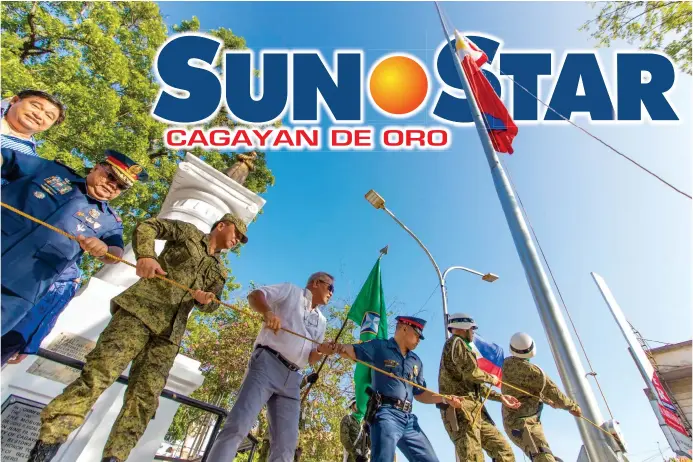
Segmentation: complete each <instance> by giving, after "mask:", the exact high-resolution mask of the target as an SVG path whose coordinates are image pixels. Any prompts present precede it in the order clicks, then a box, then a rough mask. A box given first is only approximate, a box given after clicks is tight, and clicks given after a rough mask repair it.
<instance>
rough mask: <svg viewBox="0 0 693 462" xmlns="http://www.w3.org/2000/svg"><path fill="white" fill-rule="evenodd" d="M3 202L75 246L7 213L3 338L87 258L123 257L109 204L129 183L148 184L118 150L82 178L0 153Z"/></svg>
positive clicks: (53, 164) (120, 230)
mask: <svg viewBox="0 0 693 462" xmlns="http://www.w3.org/2000/svg"><path fill="white" fill-rule="evenodd" d="M1 165H2V177H3V178H5V179H6V180H7V181H8V182H9V184H7V185H5V186H3V188H2V201H3V202H4V203H6V204H8V205H11V206H13V207H15V208H17V209H19V210H21V211H23V212H25V213H27V214H29V215H31V216H33V217H36V218H38V219H39V220H42V221H45V222H47V223H48V224H51V225H53V226H55V227H56V228H59V229H61V230H63V231H65V232H67V233H69V234H72V235H76V236H77V237H78V239H79V243H77V242H75V241H72V240H70V239H68V238H66V237H64V236H62V235H61V234H58V233H56V232H55V231H52V230H50V229H48V228H46V227H44V226H41V225H38V224H36V223H34V222H32V221H30V220H28V219H26V218H23V217H21V216H20V215H18V214H16V213H15V212H12V211H10V210H8V209H6V208H4V207H3V208H2V212H1V215H0V219H1V220H2V222H1V226H0V227H1V228H2V243H1V245H2V300H1V302H2V335H5V334H6V333H7V332H9V331H11V330H12V329H13V328H14V327H15V326H16V325H17V324H18V323H19V322H20V321H21V320H22V318H24V316H25V315H26V313H27V312H29V310H31V308H32V307H33V306H34V305H35V304H36V303H37V302H38V301H39V300H40V299H41V298H42V297H43V296H44V295H45V294H46V292H47V291H48V289H49V288H50V286H51V284H53V283H54V282H55V281H56V280H57V278H58V276H59V275H60V274H61V273H63V271H64V270H65V269H66V268H67V267H68V266H70V265H71V264H73V263H75V262H76V261H77V260H78V259H79V258H80V257H81V256H82V254H83V252H89V253H90V254H92V255H93V256H95V257H97V258H99V259H101V261H103V262H104V263H115V261H112V260H110V259H109V258H107V257H105V255H106V253H107V252H108V253H110V254H112V255H115V256H118V257H120V256H121V255H122V254H123V224H122V221H121V219H120V217H119V216H118V215H117V214H116V213H115V211H114V210H113V209H112V208H111V207H110V206H109V205H108V201H110V200H113V199H115V198H116V197H118V196H119V195H120V194H121V193H122V192H123V191H125V190H127V189H128V188H130V187H131V186H132V185H133V184H134V183H135V181H144V180H146V179H147V173H146V172H145V171H144V170H143V169H142V167H141V166H140V165H138V164H137V163H136V162H134V161H133V160H132V159H130V158H128V157H127V156H125V155H124V154H121V153H119V152H117V151H111V150H107V151H106V159H105V161H104V162H103V163H100V164H97V165H95V166H94V168H93V169H92V170H91V171H90V172H89V174H88V175H87V176H86V177H82V176H80V175H79V174H77V173H76V172H75V171H74V170H72V169H70V168H69V167H67V166H65V165H62V164H60V163H58V162H55V161H50V160H46V159H42V158H39V157H31V156H27V155H24V154H21V153H19V152H17V151H15V150H12V149H6V148H3V149H2V164H1Z"/></svg>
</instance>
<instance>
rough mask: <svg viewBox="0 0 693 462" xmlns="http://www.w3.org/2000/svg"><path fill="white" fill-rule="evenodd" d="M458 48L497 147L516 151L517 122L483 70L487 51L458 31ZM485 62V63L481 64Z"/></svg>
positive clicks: (511, 151) (463, 67) (465, 71)
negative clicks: (514, 147)
mask: <svg viewBox="0 0 693 462" xmlns="http://www.w3.org/2000/svg"><path fill="white" fill-rule="evenodd" d="M455 48H456V50H457V56H458V57H459V58H460V60H461V64H462V69H463V70H464V73H465V75H466V76H467V80H469V86H470V88H471V90H472V92H473V93H474V97H475V98H476V102H477V105H478V106H479V110H480V111H481V115H482V116H483V118H484V123H485V124H486V130H487V131H488V134H489V137H490V138H491V143H493V148H494V149H495V150H496V151H498V152H504V153H508V154H512V153H513V152H514V151H513V146H512V143H513V139H514V138H515V136H516V135H517V125H515V121H513V119H512V117H510V114H509V113H508V110H507V109H506V108H505V105H503V101H501V99H500V98H499V97H498V95H497V94H496V92H495V91H494V90H493V87H492V86H491V83H489V81H488V79H486V77H485V76H484V73H483V72H482V71H481V69H479V66H481V65H482V64H483V63H485V62H486V61H488V57H487V56H486V54H485V53H484V52H483V51H481V50H480V49H479V48H478V47H477V46H476V45H474V43H473V42H472V41H471V40H469V39H468V38H466V37H464V36H463V35H462V34H460V33H459V32H458V31H457V30H455ZM479 63H481V64H479Z"/></svg>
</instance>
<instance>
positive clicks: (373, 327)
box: [347, 258, 387, 422]
mask: <svg viewBox="0 0 693 462" xmlns="http://www.w3.org/2000/svg"><path fill="white" fill-rule="evenodd" d="M347 318H348V319H351V320H352V321H354V322H355V323H356V324H357V325H360V326H361V336H360V337H359V339H360V340H361V341H362V342H367V341H369V340H373V339H376V338H379V339H387V311H386V308H385V295H384V294H383V285H382V280H381V277H380V258H378V261H377V262H376V263H375V266H374V267H373V269H372V270H371V274H369V275H368V279H366V282H365V283H364V284H363V287H361V291H360V292H359V294H358V295H357V296H356V300H355V301H354V304H353V305H352V306H351V309H350V310H349V314H348V316H347ZM370 384H371V369H370V368H368V367H366V366H364V365H363V364H357V365H356V369H355V370H354V393H355V395H356V396H355V398H356V408H357V410H356V413H355V414H354V417H356V418H357V419H358V421H359V422H360V421H361V420H363V416H364V415H365V413H366V407H367V405H368V394H367V393H366V388H367V387H368V386H369V385H370Z"/></svg>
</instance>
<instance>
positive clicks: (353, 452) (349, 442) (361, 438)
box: [339, 414, 370, 462]
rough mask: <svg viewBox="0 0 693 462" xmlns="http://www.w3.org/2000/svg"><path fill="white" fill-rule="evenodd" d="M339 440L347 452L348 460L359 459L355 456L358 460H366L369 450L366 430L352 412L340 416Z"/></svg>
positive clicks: (354, 461) (354, 460) (349, 461)
mask: <svg viewBox="0 0 693 462" xmlns="http://www.w3.org/2000/svg"><path fill="white" fill-rule="evenodd" d="M339 440H340V441H341V442H342V446H344V449H345V450H346V452H347V454H349V457H348V459H347V460H348V462H357V461H358V460H359V459H357V457H359V458H360V460H368V459H367V456H368V451H369V450H370V440H369V437H368V432H367V431H366V429H365V428H363V427H362V426H361V424H360V423H359V421H358V420H356V418H355V417H354V416H353V415H352V414H347V415H345V416H344V417H342V421H341V422H340V424H339Z"/></svg>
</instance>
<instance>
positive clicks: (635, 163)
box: [435, 2, 693, 199]
mask: <svg viewBox="0 0 693 462" xmlns="http://www.w3.org/2000/svg"><path fill="white" fill-rule="evenodd" d="M435 4H436V7H437V8H438V10H439V11H440V12H441V14H442V17H444V18H445V19H443V22H444V23H445V24H444V27H449V26H450V25H451V24H452V22H451V21H450V20H449V18H448V17H447V15H446V14H445V12H444V11H443V10H442V9H441V8H440V6H439V5H438V2H435ZM450 29H452V30H454V27H450ZM446 33H447V32H446ZM498 72H500V74H501V75H503V76H504V77H506V78H507V79H509V80H510V81H511V82H512V83H513V84H514V85H517V86H518V87H519V88H521V89H522V90H524V91H525V92H526V93H527V94H529V95H530V96H532V97H533V98H534V99H536V100H537V101H538V102H540V103H541V104H542V105H544V106H545V107H546V108H547V109H548V110H550V111H551V112H553V113H554V114H556V115H557V116H558V117H560V118H561V119H563V120H564V121H566V122H568V123H569V124H570V125H572V126H573V127H575V128H577V129H578V130H580V131H582V132H583V133H585V134H587V135H588V136H590V137H591V138H593V139H595V140H597V141H598V142H600V143H601V144H603V145H604V146H606V147H607V148H609V149H610V150H611V151H613V152H615V153H616V154H618V155H619V156H621V157H623V158H624V159H626V160H627V161H629V162H631V163H632V164H634V165H635V166H637V167H638V168H640V169H642V170H643V171H645V172H646V173H648V174H650V175H652V176H653V177H655V178H656V179H657V180H659V181H660V182H662V183H664V184H665V185H666V186H668V187H669V188H671V189H673V190H674V191H676V192H677V193H679V194H681V195H682V196H685V197H687V198H688V199H693V197H691V195H690V194H688V193H686V192H684V191H682V190H681V189H679V188H677V187H676V186H674V185H673V184H671V183H669V182H668V181H666V180H665V179H664V178H662V177H661V176H659V175H657V174H656V173H654V172H653V171H651V170H649V169H648V168H646V167H645V166H643V165H642V164H640V163H638V162H637V161H635V160H634V159H632V158H630V157H628V156H627V155H626V154H624V153H622V152H621V151H619V150H618V149H616V148H615V147H613V146H612V145H610V144H609V143H607V142H606V141H604V140H602V139H601V138H600V137H598V136H597V135H594V134H592V133H591V132H590V131H588V130H587V129H585V128H583V127H581V126H580V125H578V124H576V123H575V122H573V121H572V120H570V119H568V118H567V117H566V116H564V115H563V114H561V113H560V112H558V111H557V110H555V109H554V108H553V107H551V105H550V104H548V103H546V102H545V101H544V100H542V99H541V98H539V96H537V95H535V94H534V93H532V92H531V91H530V90H529V89H527V88H526V87H525V86H523V85H522V84H519V83H517V82H516V81H515V79H513V78H512V77H511V76H510V75H508V74H506V73H505V72H503V71H502V70H501V69H500V66H499V67H498ZM482 115H483V113H482ZM484 119H486V117H485V116H484ZM485 123H486V127H490V125H489V123H488V120H485ZM489 135H490V136H493V134H492V133H489Z"/></svg>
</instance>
